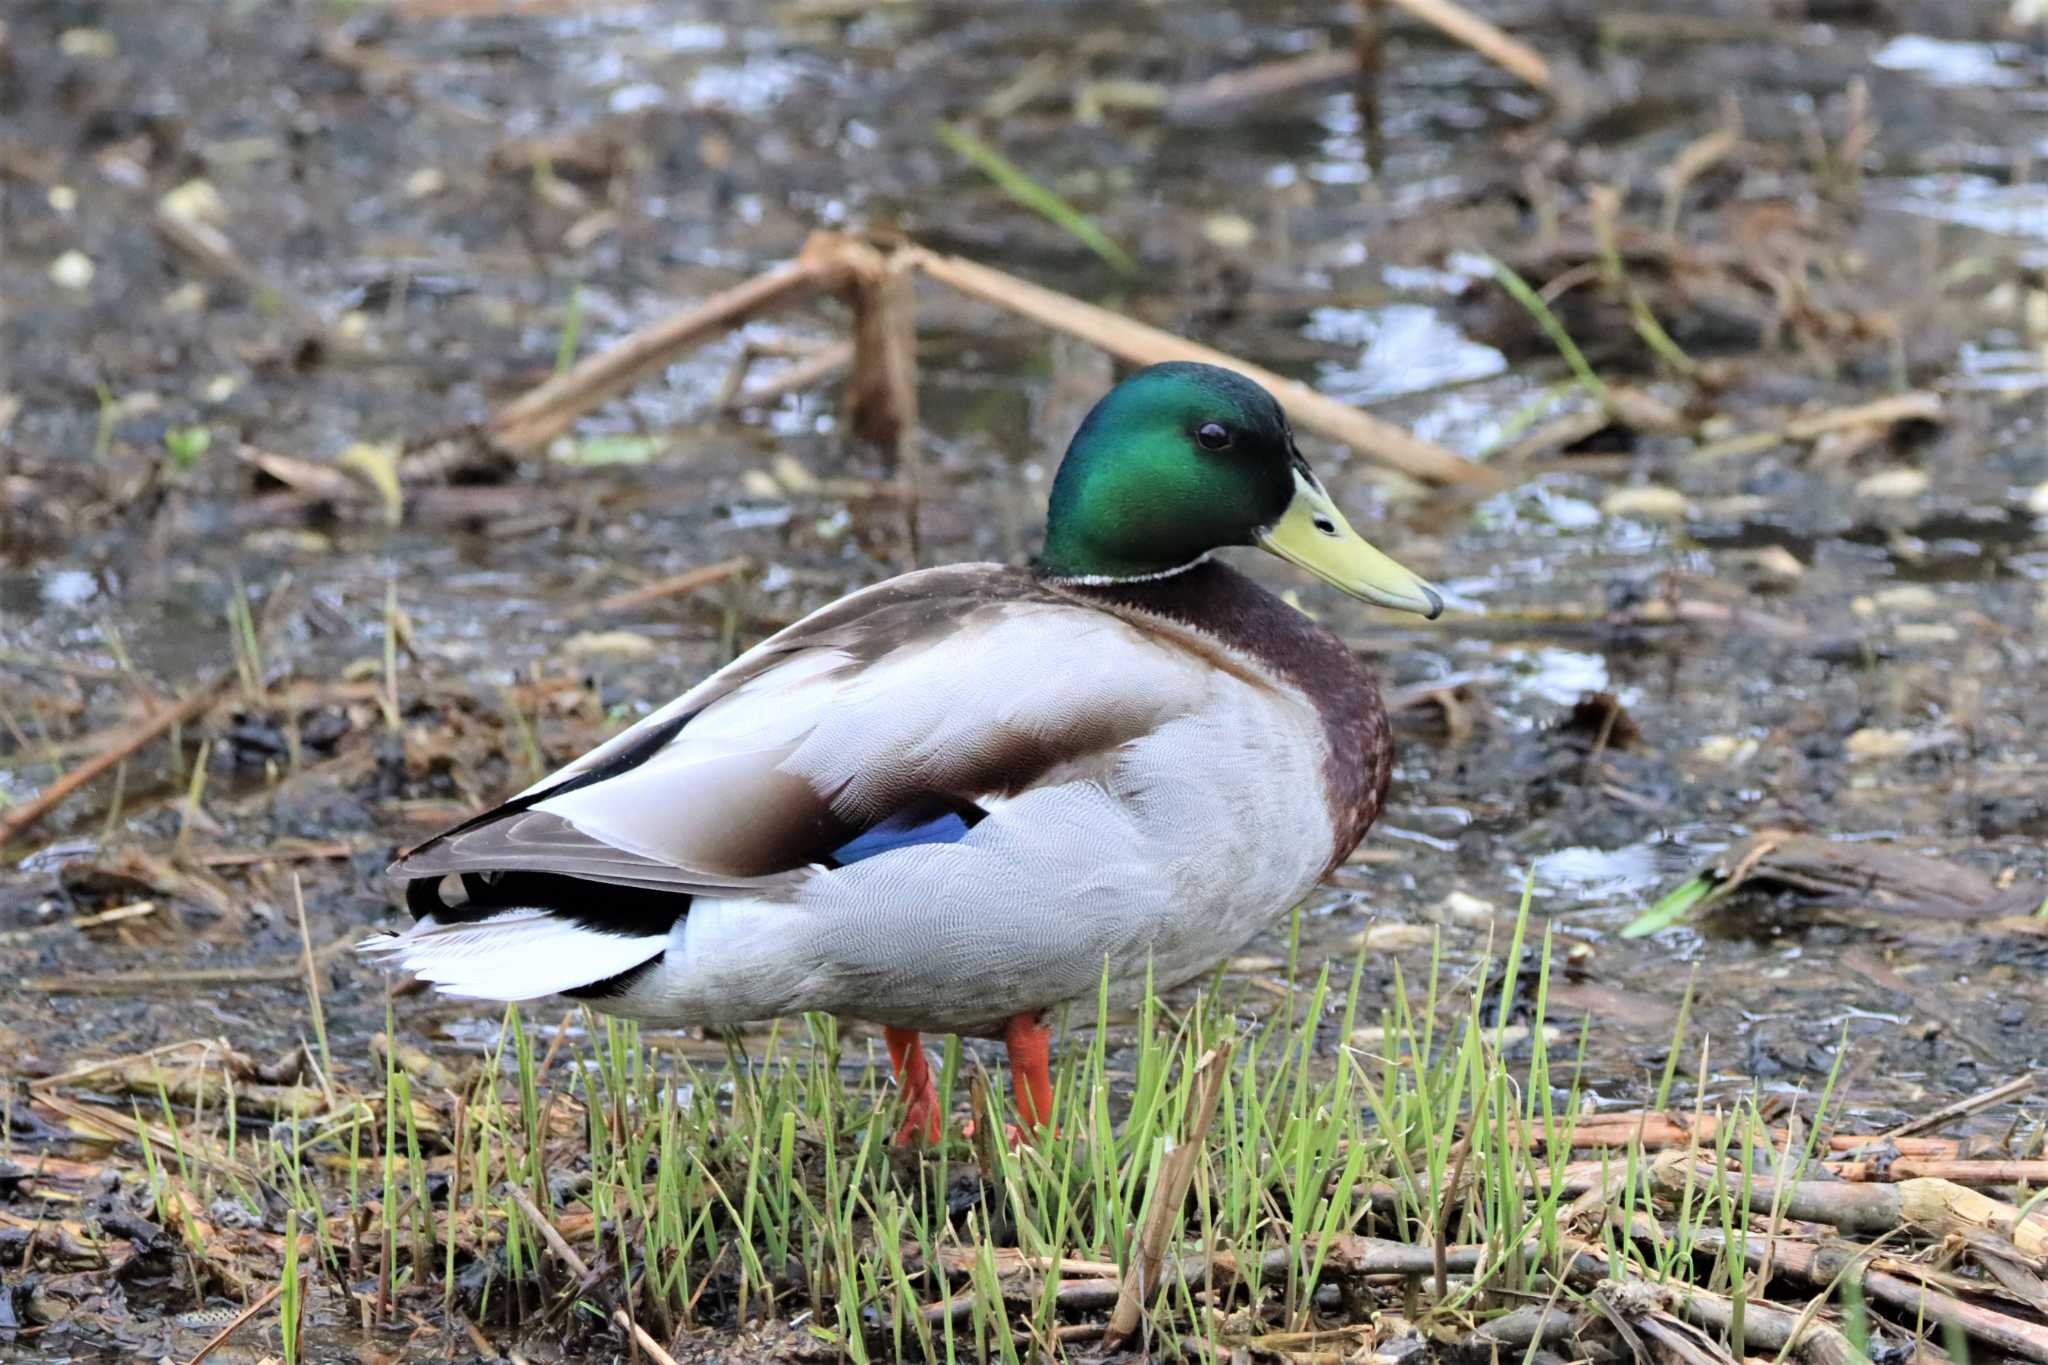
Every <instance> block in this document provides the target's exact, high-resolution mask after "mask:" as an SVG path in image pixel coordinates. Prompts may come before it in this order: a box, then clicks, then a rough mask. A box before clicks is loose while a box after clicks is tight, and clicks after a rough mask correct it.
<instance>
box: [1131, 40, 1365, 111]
mask: <svg viewBox="0 0 2048 1365" xmlns="http://www.w3.org/2000/svg"><path fill="white" fill-rule="evenodd" d="M1359 70H1360V66H1359V61H1358V53H1357V52H1355V51H1343V50H1338V51H1331V52H1311V53H1308V54H1306V55H1305V56H1300V57H1283V58H1282V59H1280V60H1279V61H1276V62H1261V63H1260V64H1259V65H1257V66H1251V67H1245V68H1244V69H1242V70H1239V71H1225V72H1222V73H1220V74H1218V75H1214V76H1211V77H1209V79H1207V80H1205V81H1201V82H1198V83H1197V84H1194V85H1189V86H1183V87H1181V88H1180V89H1178V90H1175V91H1174V92H1173V93H1172V94H1170V95H1168V96H1167V98H1166V116H1167V117H1168V118H1169V119H1177V118H1195V117H1200V116H1201V115H1204V114H1210V113H1214V112H1217V111H1219V110H1223V109H1228V108H1232V107H1235V106H1238V105H1244V104H1256V103H1259V102H1261V101H1264V100H1269V99H1272V98H1274V97H1275V96H1278V95H1286V94H1292V93H1293V92H1295V91H1298V90H1309V89H1313V88H1314V87H1316V86H1319V85H1333V84H1335V83H1336V82H1338V81H1342V80H1350V79H1351V78H1353V77H1355V76H1357V75H1358V74H1359Z"/></svg>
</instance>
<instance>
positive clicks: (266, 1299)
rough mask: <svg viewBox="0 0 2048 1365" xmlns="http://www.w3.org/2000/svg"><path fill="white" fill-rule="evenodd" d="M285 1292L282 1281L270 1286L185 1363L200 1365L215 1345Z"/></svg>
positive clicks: (187, 1364) (211, 1352)
mask: <svg viewBox="0 0 2048 1365" xmlns="http://www.w3.org/2000/svg"><path fill="white" fill-rule="evenodd" d="M283 1292H284V1284H283V1282H282V1281H280V1282H279V1283H277V1284H274V1285H272V1286H270V1288H269V1290H268V1291H267V1292H265V1294H264V1295H263V1297H262V1298H260V1299H258V1300H256V1301H255V1302H254V1303H252V1304H250V1305H249V1306H248V1307H247V1308H244V1309H243V1310H242V1311H241V1312H239V1313H237V1314H235V1316H234V1319H233V1320H232V1321H231V1322H229V1323H228V1325H227V1326H225V1327H223V1328H221V1329H220V1330H219V1331H218V1332H215V1333H214V1334H213V1337H212V1338H211V1339H210V1340H209V1341H208V1342H207V1343H206V1344H205V1345H204V1346H202V1347H200V1348H199V1349H198V1350H196V1351H194V1352H193V1353H192V1358H191V1359H190V1360H188V1361H186V1362H185V1365H199V1363H200V1362H201V1361H203V1360H205V1359H206V1358H207V1357H208V1356H210V1355H212V1354H213V1350H214V1347H216V1346H218V1345H220V1344H221V1343H222V1342H224V1341H226V1340H227V1339H228V1338H229V1337H231V1336H233V1335H234V1334H235V1333H236V1331H238V1330H239V1329H240V1328H241V1326H242V1324H243V1323H245V1322H247V1321H248V1320H249V1319H251V1318H253V1317H255V1316H256V1315H257V1314H258V1313H261V1312H262V1311H263V1310H264V1309H266V1308H268V1307H270V1305H271V1304H272V1303H274V1302H276V1301H277V1296H278V1295H279V1294H282V1293H283Z"/></svg>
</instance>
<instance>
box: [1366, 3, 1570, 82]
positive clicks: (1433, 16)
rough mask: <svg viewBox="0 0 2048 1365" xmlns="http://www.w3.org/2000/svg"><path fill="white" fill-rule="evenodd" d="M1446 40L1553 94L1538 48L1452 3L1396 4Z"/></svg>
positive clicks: (1548, 69)
mask: <svg viewBox="0 0 2048 1365" xmlns="http://www.w3.org/2000/svg"><path fill="white" fill-rule="evenodd" d="M1393 3H1394V4H1397V5H1399V6H1400V7H1401V8H1402V9H1405V10H1407V11H1408V12H1409V13H1410V14H1412V15H1414V16H1415V17H1416V18H1418V19H1420V20H1422V21H1423V22H1424V23H1426V24H1429V25H1431V26H1432V27H1434V28H1435V29H1437V30H1438V31H1439V32H1441V33H1442V34H1444V35H1445V36H1446V37H1449V38H1453V39H1456V40H1457V41H1458V42H1461V43H1463V44H1464V45H1465V46H1466V47H1469V48H1471V49H1472V50H1473V51H1474V52H1477V53H1478V54H1479V55H1480V56H1482V57H1484V58H1486V60H1488V61H1489V62H1492V63H1493V64H1494V65H1495V66H1497V67H1500V68H1501V69H1502V70H1503V71H1507V72H1510V73H1512V74H1513V75H1516V76H1519V77H1521V78H1522V79H1523V80H1524V81H1526V82H1528V83H1529V84H1530V85H1532V86H1534V87H1536V88H1537V89H1538V90H1541V91H1542V92H1543V93H1544V94H1546V95H1548V94H1550V93H1551V85H1552V82H1551V79H1550V63H1548V62H1546V61H1544V60H1543V58H1542V57H1541V56H1540V55H1539V54H1538V53H1537V51H1536V49H1535V48H1532V47H1530V46H1529V45H1528V44H1527V43H1524V42H1521V41H1518V40H1517V39H1514V38H1510V37H1509V36H1508V35H1507V34H1505V33H1503V32H1501V31H1500V29H1498V28H1496V27H1494V25H1492V24H1490V23H1488V22H1487V21H1486V20H1484V19H1482V18H1480V17H1479V16H1478V15H1476V14H1474V13H1473V12H1472V11H1470V10H1468V9H1464V8H1462V7H1460V6H1458V5H1454V4H1452V3H1451V0H1393Z"/></svg>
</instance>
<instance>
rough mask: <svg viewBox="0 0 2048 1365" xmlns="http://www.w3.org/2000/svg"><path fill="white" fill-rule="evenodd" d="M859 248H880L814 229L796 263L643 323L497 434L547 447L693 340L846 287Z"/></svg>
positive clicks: (516, 412) (523, 401)
mask: <svg viewBox="0 0 2048 1365" xmlns="http://www.w3.org/2000/svg"><path fill="white" fill-rule="evenodd" d="M855 248H859V249H861V250H864V251H867V252H869V253H871V254H872V252H873V248H871V247H867V246H866V245H865V244H864V243H859V242H856V241H854V240H853V239H852V238H849V237H844V236H841V235H840V234H838V233H831V232H815V233H812V234H811V238H810V240H809V241H807V242H805V243H804V249H803V251H802V252H800V253H799V254H798V256H797V258H796V259H795V260H794V261H791V262H790V263H789V264H787V265H782V266H777V267H776V268H775V269H773V270H770V271H768V272H767V273H766V274H762V275H756V276H754V278H752V279H750V280H747V281H745V282H744V283H741V284H736V285H734V286H733V287H732V288H730V289H727V290H724V291H723V292H721V293H717V294H713V295H712V296H711V297H710V298H708V299H706V300H704V301H703V302H702V303H700V304H698V305H697V306H696V307H694V308H686V309H684V310H683V311H682V312H680V313H676V314H674V315H673V316H670V317H666V318H663V319H662V320H661V321H659V322H656V323H652V324H650V325H649V326H646V327H643V328H641V329H640V330H639V331H637V332H634V333H633V334H632V335H630V336H628V337H626V338H624V339H623V340H621V341H619V342H618V343H616V344H615V345H611V346H607V347H606V348H605V349H603V350H602V351H599V352H597V353H596V354H595V355H592V356H590V357H588V358H587V359H585V360H583V361H582V362H580V363H579V364H577V365H575V366H574V367H573V368H571V369H570V370H569V372H568V373H566V374H562V375H558V376H556V377H555V378H553V379H550V380H548V381H547V382H546V383H545V384H542V385H540V386H539V387H538V388H535V389H533V390H532V391H530V392H528V393H525V394H522V395H521V396H520V397H518V398H516V399H514V400H513V401H512V402H510V403H507V404H506V405H505V406H504V407H502V408H500V409H499V410H498V412H497V414H496V415H495V416H494V417H492V418H491V422H490V436H491V439H492V440H493V441H494V442H496V443H497V444H498V445H500V446H503V447H504V448H506V449H507V450H512V451H522V452H523V451H532V450H538V449H540V448H541V447H542V446H544V445H546V444H547V443H548V442H549V441H551V440H553V439H554V438H555V437H556V436H559V435H560V434H561V433H562V432H564V431H566V430H567V429H568V427H569V424H570V423H571V422H574V421H575V420H576V419H577V418H578V417H581V416H582V415H583V414H584V413H586V412H589V411H590V410H591V409H592V408H594V407H596V406H597V405H598V404H600V403H602V402H604V401H605V400H606V399H608V398H610V397H612V396H613V395H615V394H618V393H621V392H623V391H624V390H626V389H628V388H630V387H631V386H632V385H633V384H634V383H635V382H636V381H637V380H639V379H640V378H641V377H642V376H643V375H645V374H647V373H648V372H649V371H651V370H655V369H658V368H660V367H661V366H663V365H666V364H668V363H669V362H670V361H672V360H674V359H675V358H676V356H678V355H680V354H681V353H683V352H684V351H687V350H689V349H690V348H691V347H693V346H697V345H699V344H701V343H703V342H706V341H709V340H710V339H711V338H712V337H714V336H718V335H721V334H722V333H725V332H728V331H730V330H732V329H733V328H734V327H737V326H739V325H740V324H741V323H743V322H746V321H748V320H749V319H751V318H755V317H759V316H760V315H761V314H763V313H766V312H770V311H772V310H774V309H777V308H784V307H787V306H789V305H790V304H792V303H796V302H798V301H799V300H801V299H806V298H809V297H810V296H812V295H813V294H818V293H821V292H825V291H828V290H832V289H836V288H838V287H839V286H840V285H842V284H843V283H845V282H846V280H847V278H848V277H849V275H851V274H852V273H853V271H852V259H851V258H852V255H853V251H854V249H855Z"/></svg>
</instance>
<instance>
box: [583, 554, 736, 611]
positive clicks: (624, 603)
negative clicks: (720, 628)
mask: <svg viewBox="0 0 2048 1365" xmlns="http://www.w3.org/2000/svg"><path fill="white" fill-rule="evenodd" d="M752 567H754V561H752V560H751V559H748V558H747V557H746V556H745V555H736V556H734V557H733V558H731V559H721V560H719V561H718V562H717V563H716V564H700V565H698V566H697V567H696V568H694V569H685V570H683V571H682V572H681V573H679V574H671V575H669V576H668V577H667V578H658V579H656V580H655V581H654V582H652V583H643V584H641V585H640V586H639V587H637V588H628V589H626V590H625V591H624V592H615V593H613V594H612V595H611V596H610V597H605V598H600V599H599V600H598V603H597V605H596V606H594V607H592V608H590V610H591V611H592V612H610V611H632V610H634V609H636V608H639V607H644V606H646V605H647V604H648V603H650V602H659V601H660V600H661V599H663V598H664V597H680V596H682V595H683V594H685V593H692V592H695V591H697V590H698V589H699V588H708V587H710V586H711V585H712V584H714V583H723V582H724V581H725V580H726V579H728V578H731V577H732V576H733V575H734V574H738V573H745V572H746V571H747V570H748V569H751V568H752Z"/></svg>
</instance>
